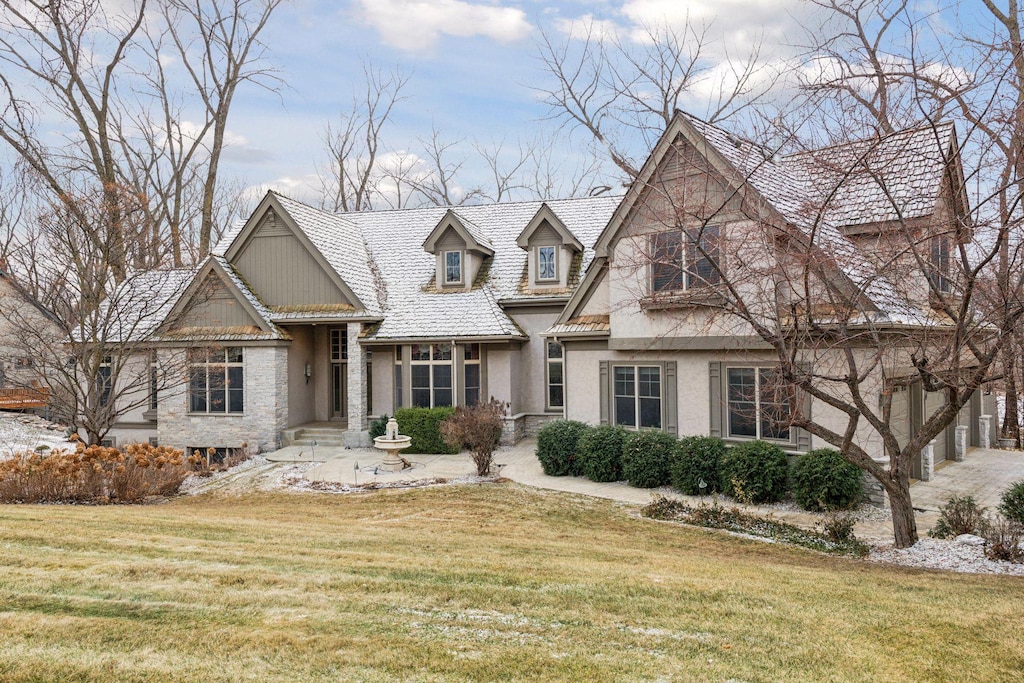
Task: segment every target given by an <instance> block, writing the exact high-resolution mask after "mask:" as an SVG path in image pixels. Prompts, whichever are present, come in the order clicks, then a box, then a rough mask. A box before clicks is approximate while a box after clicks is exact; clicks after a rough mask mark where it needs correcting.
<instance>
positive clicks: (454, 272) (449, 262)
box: [444, 251, 462, 285]
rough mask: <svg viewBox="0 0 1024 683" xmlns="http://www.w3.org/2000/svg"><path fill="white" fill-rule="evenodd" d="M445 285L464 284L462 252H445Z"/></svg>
mask: <svg viewBox="0 0 1024 683" xmlns="http://www.w3.org/2000/svg"><path fill="white" fill-rule="evenodd" d="M444 283H445V284H446V285H457V284H461V283H462V252H461V251H446V252H444Z"/></svg>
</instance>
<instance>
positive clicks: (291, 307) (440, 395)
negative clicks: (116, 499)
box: [110, 192, 618, 450]
mask: <svg viewBox="0 0 1024 683" xmlns="http://www.w3.org/2000/svg"><path fill="white" fill-rule="evenodd" d="M617 204H618V198H617V197H593V198H581V199H567V200H557V201H549V202H539V201H536V202H515V203H507V204H495V205H488V206H466V207H454V208H447V207H445V208H436V207H431V208H420V209H402V210H394V211H378V212H364V213H350V214H344V215H336V214H332V213H328V212H324V211H320V210H317V209H314V208H312V207H310V206H307V205H305V204H302V203H300V202H297V201H294V200H292V199H289V198H287V197H284V196H281V195H279V194H276V193H273V192H270V193H268V194H267V195H266V196H265V197H264V198H263V200H262V201H261V202H260V204H259V206H258V207H257V208H256V210H255V211H254V212H253V214H252V216H251V217H250V218H249V220H247V221H246V222H245V223H244V224H243V225H241V226H239V227H238V228H237V229H235V230H234V231H232V232H231V233H230V234H228V235H226V236H225V237H224V239H223V240H222V242H221V244H220V245H219V246H218V248H217V249H216V250H215V253H214V254H213V255H212V256H211V257H209V258H208V259H207V260H206V261H205V262H203V263H202V264H201V265H200V267H199V268H198V269H196V270H195V271H194V273H193V274H192V276H191V278H190V282H189V283H187V284H185V285H183V284H182V283H181V282H179V281H177V280H175V279H173V278H163V280H162V282H161V284H157V285H153V286H149V285H148V284H145V280H144V279H136V282H137V283H139V284H137V287H138V288H140V289H145V290H147V291H163V292H164V295H165V296H166V297H167V300H168V301H169V302H172V303H169V304H168V306H167V307H166V309H167V310H166V311H164V312H162V313H161V316H162V317H161V319H160V320H159V321H158V322H155V326H154V327H153V331H152V333H151V335H150V337H149V345H150V346H152V347H153V348H154V349H155V354H154V356H153V362H154V377H156V376H157V375H159V376H161V377H168V376H169V377H171V378H172V381H170V382H164V383H162V385H161V386H160V387H159V388H157V382H156V381H154V383H153V386H152V387H151V389H150V394H151V398H152V400H151V402H150V404H149V406H148V409H147V406H146V405H141V406H140V407H139V409H137V410H133V411H130V412H129V413H127V414H125V415H123V416H121V418H120V419H119V422H118V423H117V424H116V425H115V427H114V429H113V430H112V431H111V433H110V437H111V439H113V440H114V441H115V442H117V441H140V440H146V439H152V440H155V441H156V442H159V443H160V444H163V445H170V446H175V447H183V448H189V449H194V448H207V447H212V448H217V449H231V448H240V447H242V445H243V444H245V445H247V446H250V447H252V446H258V447H259V448H261V449H263V450H272V449H274V448H276V447H278V446H279V445H281V444H282V443H289V442H291V441H294V440H301V439H303V437H304V436H306V437H308V436H309V433H310V432H309V431H307V432H306V433H305V434H304V433H303V431H302V428H303V427H306V428H307V430H314V429H315V430H316V431H315V432H312V433H314V434H316V436H317V439H318V440H319V441H320V442H321V443H323V442H325V441H328V440H329V439H332V438H334V439H337V440H339V441H343V442H344V443H346V444H349V445H368V443H369V441H368V435H367V430H368V426H369V425H368V423H369V419H370V418H371V417H373V416H379V415H383V414H393V413H394V411H395V409H396V408H399V407H403V406H442V405H464V404H471V403H474V402H476V401H477V400H480V399H481V398H483V399H484V400H486V399H487V398H488V397H491V396H493V397H495V398H497V399H499V400H501V401H505V402H508V403H509V405H510V407H509V411H508V416H507V418H506V434H505V436H504V438H505V440H506V441H515V440H518V439H519V438H521V437H522V436H523V435H525V434H529V433H533V432H535V431H536V430H537V429H538V428H539V426H540V425H541V424H543V423H544V422H545V421H547V420H550V419H553V418H558V417H562V415H563V409H564V395H565V394H564V391H565V385H564V380H563V378H562V372H561V371H562V363H563V359H562V350H561V347H560V346H558V344H557V343H556V342H554V341H553V340H548V339H547V338H546V337H545V336H544V333H545V331H546V330H547V329H548V328H549V327H550V326H551V325H552V324H553V323H554V321H555V319H556V318H557V317H558V315H559V314H560V313H561V311H562V309H563V307H564V306H565V304H566V302H567V301H568V299H569V296H570V294H572V292H573V291H575V289H576V287H577V286H578V284H579V281H580V279H581V278H582V276H583V273H584V272H585V271H586V269H587V268H588V266H589V265H590V262H591V260H592V259H593V255H594V252H593V244H594V241H595V240H596V239H597V236H598V234H599V233H600V231H601V229H602V228H603V227H604V225H605V224H606V223H607V222H608V219H609V218H610V216H611V215H612V212H613V211H614V210H615V207H616V206H617ZM150 308H151V309H156V308H157V307H156V306H152V305H151V306H150ZM139 327H140V328H142V327H145V326H141V325H140V326H139ZM147 362H148V361H147ZM174 378H180V380H178V381H176V382H175V381H173V379H174ZM165 385H166V386H165ZM332 432H333V434H332Z"/></svg>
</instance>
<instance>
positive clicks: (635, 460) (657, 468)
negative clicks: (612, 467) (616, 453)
mask: <svg viewBox="0 0 1024 683" xmlns="http://www.w3.org/2000/svg"><path fill="white" fill-rule="evenodd" d="M677 442H678V439H676V438H675V437H674V436H672V435H671V434H666V433H665V432H656V431H652V430H646V429H644V430H641V431H639V432H630V433H629V434H628V435H627V436H626V439H625V441H624V442H623V444H622V474H623V476H625V477H626V480H627V481H628V482H629V485H630V486H636V487H637V488H642V489H653V488H655V487H658V486H664V485H665V484H668V482H669V461H670V460H671V455H672V450H673V449H674V448H675V446H676V443H677Z"/></svg>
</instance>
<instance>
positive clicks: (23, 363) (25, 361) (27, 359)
mask: <svg viewBox="0 0 1024 683" xmlns="http://www.w3.org/2000/svg"><path fill="white" fill-rule="evenodd" d="M34 365H35V361H34V360H32V358H31V356H19V357H17V358H15V359H14V367H16V368H19V369H27V368H31V367H33V366H34Z"/></svg>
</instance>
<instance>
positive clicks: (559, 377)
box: [547, 341, 565, 408]
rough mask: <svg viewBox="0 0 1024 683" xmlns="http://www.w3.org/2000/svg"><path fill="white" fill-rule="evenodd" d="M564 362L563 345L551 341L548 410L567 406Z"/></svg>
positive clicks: (548, 351) (548, 357)
mask: <svg viewBox="0 0 1024 683" xmlns="http://www.w3.org/2000/svg"><path fill="white" fill-rule="evenodd" d="M562 362H563V361H562V345H561V344H559V343H558V342H556V341H549V342H548V343H547V366H548V408H562V407H563V406H564V405H565V375H564V371H565V367H564V366H563V364H562Z"/></svg>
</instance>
